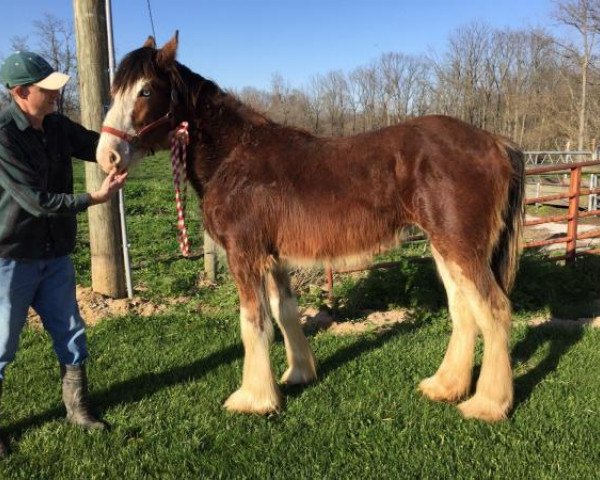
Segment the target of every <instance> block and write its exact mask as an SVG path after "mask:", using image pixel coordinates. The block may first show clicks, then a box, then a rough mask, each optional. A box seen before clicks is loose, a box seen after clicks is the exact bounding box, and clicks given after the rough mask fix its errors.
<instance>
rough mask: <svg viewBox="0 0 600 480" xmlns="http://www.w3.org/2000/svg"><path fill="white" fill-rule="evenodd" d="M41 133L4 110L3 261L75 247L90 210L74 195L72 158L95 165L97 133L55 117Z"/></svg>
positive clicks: (17, 112)
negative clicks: (82, 215)
mask: <svg viewBox="0 0 600 480" xmlns="http://www.w3.org/2000/svg"><path fill="white" fill-rule="evenodd" d="M43 127H44V131H43V132H42V131H39V130H35V129H34V128H32V127H31V125H30V124H29V121H28V120H27V118H26V117H25V115H24V114H23V112H22V111H21V109H20V108H19V107H18V106H17V104H16V103H14V102H11V103H10V105H8V106H7V107H6V108H4V109H3V110H2V111H0V258H11V259H19V260H34V259H44V258H54V257H59V256H62V255H68V254H69V253H71V252H72V251H73V249H74V248H75V237H76V235H77V221H76V218H75V215H76V214H77V213H78V212H81V211H83V210H85V209H86V208H88V207H89V206H90V195H89V194H88V193H83V194H73V166H72V164H71V157H77V158H80V159H82V160H87V161H95V157H96V145H97V143H98V138H99V135H98V133H97V132H93V131H91V130H86V129H85V128H83V127H82V126H81V125H79V124H77V123H75V122H72V121H71V120H69V119H68V118H67V117H65V116H64V115H60V114H56V113H54V114H51V115H48V116H46V118H45V119H44V123H43Z"/></svg>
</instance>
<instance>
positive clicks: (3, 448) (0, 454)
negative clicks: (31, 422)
mask: <svg viewBox="0 0 600 480" xmlns="http://www.w3.org/2000/svg"><path fill="white" fill-rule="evenodd" d="M1 396H2V381H1V380H0V397H1ZM7 455H8V445H7V444H6V442H5V441H4V438H2V435H1V434H0V458H4V457H6V456H7Z"/></svg>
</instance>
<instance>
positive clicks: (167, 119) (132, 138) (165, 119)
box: [100, 110, 173, 144]
mask: <svg viewBox="0 0 600 480" xmlns="http://www.w3.org/2000/svg"><path fill="white" fill-rule="evenodd" d="M172 118H173V113H172V111H171V110H169V111H168V112H167V113H165V114H164V115H163V116H162V117H160V118H159V119H158V120H155V121H154V122H152V123H149V124H148V125H146V126H145V127H142V128H141V129H140V130H138V131H137V132H135V135H129V134H128V133H127V132H123V131H121V130H117V129H116V128H113V127H105V126H103V127H102V128H101V129H100V131H101V132H106V133H110V134H111V135H114V136H115V137H118V138H120V139H121V140H125V141H126V142H127V143H131V144H136V143H137V142H139V141H140V139H141V138H142V136H143V135H146V134H147V133H148V132H151V131H152V130H155V129H156V128H158V127H160V126H161V125H164V124H165V123H171V122H172Z"/></svg>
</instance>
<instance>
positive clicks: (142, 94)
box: [140, 88, 152, 97]
mask: <svg viewBox="0 0 600 480" xmlns="http://www.w3.org/2000/svg"><path fill="white" fill-rule="evenodd" d="M151 94H152V91H151V90H150V89H149V88H144V89H142V90H141V91H140V97H149V96H150V95H151Z"/></svg>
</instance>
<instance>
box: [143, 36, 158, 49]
mask: <svg viewBox="0 0 600 480" xmlns="http://www.w3.org/2000/svg"><path fill="white" fill-rule="evenodd" d="M143 47H150V48H156V40H154V37H153V36H152V35H150V36H149V37H148V40H146V41H145V42H144V45H143Z"/></svg>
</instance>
